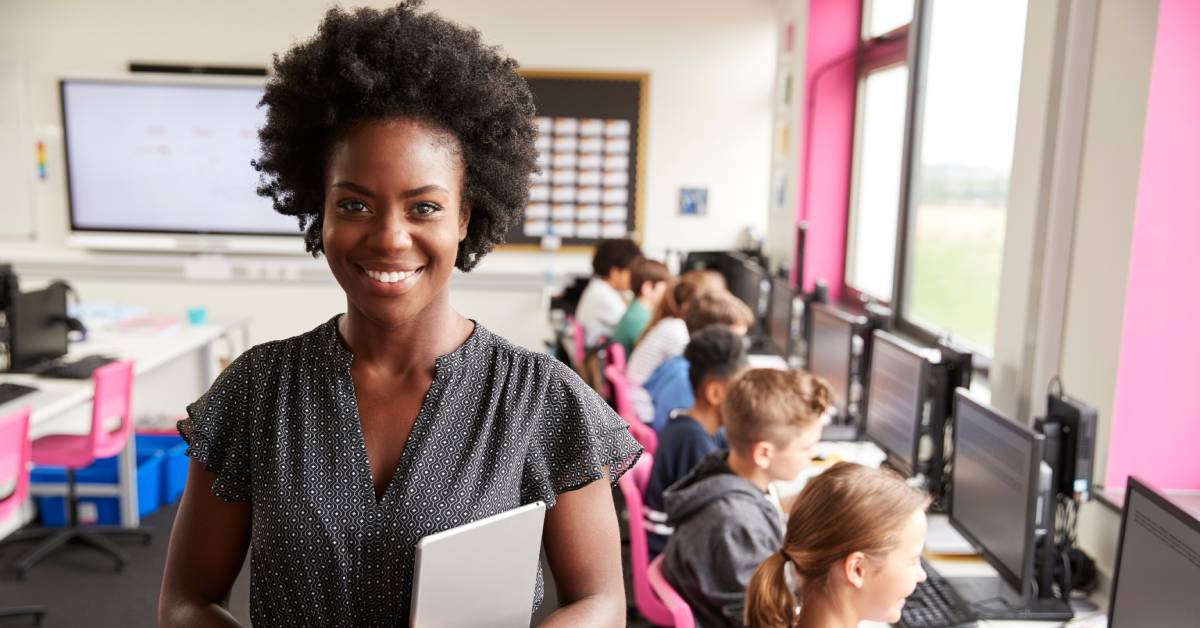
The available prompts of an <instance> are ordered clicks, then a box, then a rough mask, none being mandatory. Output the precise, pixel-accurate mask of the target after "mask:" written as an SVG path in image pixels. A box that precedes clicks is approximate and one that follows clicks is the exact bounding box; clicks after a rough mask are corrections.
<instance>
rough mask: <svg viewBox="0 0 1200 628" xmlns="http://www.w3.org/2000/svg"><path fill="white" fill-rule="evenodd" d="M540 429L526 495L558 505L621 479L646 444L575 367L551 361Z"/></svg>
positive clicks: (527, 468) (531, 453)
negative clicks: (564, 497) (604, 481)
mask: <svg viewBox="0 0 1200 628" xmlns="http://www.w3.org/2000/svg"><path fill="white" fill-rule="evenodd" d="M546 364H547V365H548V371H549V381H548V382H547V385H546V389H545V395H544V398H543V403H542V404H540V410H541V411H540V416H539V417H536V419H535V423H536V426H537V427H536V432H535V434H534V436H533V439H532V441H531V442H530V448H529V453H528V455H527V456H526V459H525V475H524V478H523V480H522V484H521V486H522V492H523V493H524V495H523V496H522V497H523V498H524V499H523V501H525V502H530V501H535V500H542V501H545V502H546V505H547V506H553V505H554V503H555V501H556V499H555V498H556V497H557V496H558V495H559V494H561V493H565V492H568V491H573V490H575V489H578V488H582V487H584V486H586V485H588V484H591V483H592V482H595V481H596V480H599V479H600V478H602V477H604V472H605V470H606V469H607V471H608V478H609V481H610V482H612V484H613V485H616V483H617V480H618V479H619V478H620V477H621V475H623V474H624V473H625V472H626V471H628V470H629V469H630V467H632V466H633V465H634V463H635V462H637V459H638V457H639V456H641V455H642V447H641V445H639V444H638V443H637V441H636V440H634V439H633V436H631V435H630V433H629V426H628V425H627V424H626V423H625V421H624V420H623V419H622V418H621V417H620V416H618V415H617V413H616V412H613V410H612V408H611V407H609V405H608V404H607V403H606V402H605V401H604V400H603V399H601V398H600V396H599V395H597V394H596V392H595V391H594V390H592V388H591V387H589V386H588V385H587V384H585V383H584V382H583V380H581V379H580V378H579V376H578V375H576V374H575V373H574V372H573V371H571V370H570V369H568V368H567V367H566V366H565V365H563V364H562V363H561V362H558V361H557V360H548V361H547V363H546Z"/></svg>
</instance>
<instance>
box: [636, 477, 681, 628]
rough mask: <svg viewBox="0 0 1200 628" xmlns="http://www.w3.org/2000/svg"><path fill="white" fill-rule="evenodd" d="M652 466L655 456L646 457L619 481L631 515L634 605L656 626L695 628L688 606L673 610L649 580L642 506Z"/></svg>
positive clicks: (644, 514)
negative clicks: (655, 590)
mask: <svg viewBox="0 0 1200 628" xmlns="http://www.w3.org/2000/svg"><path fill="white" fill-rule="evenodd" d="M653 466H654V456H652V455H649V454H644V455H642V459H641V460H638V461H637V463H636V465H634V468H631V469H629V473H625V474H624V476H622V477H620V479H619V480H617V485H618V486H619V488H620V495H622V496H623V497H624V498H625V512H626V513H629V560H630V562H631V563H632V564H631V566H630V567H631V572H632V580H634V603H635V604H636V605H637V612H640V614H642V617H644V618H646V621H648V622H650V623H653V624H654V626H676V627H680V628H692V627H694V626H695V622H694V621H692V618H691V610H690V609H689V608H688V605H686V604H683V611H682V612H680V611H676V610H674V609H672V608H671V606H670V605H668V604H666V603H665V599H664V598H661V597H660V596H658V594H656V593H655V592H654V588H653V582H652V580H650V575H649V564H650V563H649V556H650V555H649V546H648V545H647V543H646V524H644V519H643V516H646V513H644V507H643V503H642V490H644V489H646V482H647V480H649V477H650V468H652V467H653ZM655 562H656V561H655ZM676 597H678V594H676ZM680 602H682V600H680Z"/></svg>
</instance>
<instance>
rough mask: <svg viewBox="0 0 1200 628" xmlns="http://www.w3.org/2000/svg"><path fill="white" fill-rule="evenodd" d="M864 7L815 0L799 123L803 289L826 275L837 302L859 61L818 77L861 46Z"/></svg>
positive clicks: (850, 1)
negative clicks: (804, 224) (805, 232)
mask: <svg viewBox="0 0 1200 628" xmlns="http://www.w3.org/2000/svg"><path fill="white" fill-rule="evenodd" d="M861 9H862V6H861V2H860V0H811V1H810V2H809V8H808V33H807V37H806V48H807V52H806V56H805V65H806V68H805V89H804V92H805V97H804V100H805V103H804V110H803V111H802V112H801V118H802V120H801V125H800V133H801V138H800V145H801V146H802V147H804V150H803V151H802V152H801V154H800V159H799V165H798V167H799V170H800V171H799V173H798V176H797V183H798V189H799V190H800V191H801V193H800V195H799V207H798V208H797V214H798V219H799V220H807V221H808V238H807V241H806V247H805V249H806V250H805V257H804V286H803V287H804V289H805V290H811V289H812V287H813V283H814V282H815V280H816V279H824V280H825V282H826V283H827V284H828V285H829V291H830V298H831V299H834V300H836V299H837V298H838V297H839V296H840V293H841V289H842V265H843V259H844V249H845V243H846V211H847V206H848V205H849V194H850V160H851V156H852V152H853V139H854V100H855V92H856V76H855V62H854V60H853V59H845V60H843V61H841V62H840V63H838V64H837V65H835V66H833V67H832V68H831V69H827V70H824V71H822V72H821V74H820V76H819V77H815V76H814V75H815V74H816V72H818V71H819V70H821V68H822V67H823V66H826V65H827V64H828V63H829V62H830V61H832V60H834V59H836V58H838V57H839V56H842V55H845V54H846V53H849V52H850V51H852V50H854V48H855V46H857V45H858V40H859V22H860V12H861ZM814 78H815V79H816V80H815V82H814ZM810 115H811V119H809V116H810ZM806 122H807V123H806Z"/></svg>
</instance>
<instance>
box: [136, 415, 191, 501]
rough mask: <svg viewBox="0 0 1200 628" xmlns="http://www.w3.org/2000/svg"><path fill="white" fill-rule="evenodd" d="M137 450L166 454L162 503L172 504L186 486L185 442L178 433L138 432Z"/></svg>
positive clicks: (177, 499)
mask: <svg viewBox="0 0 1200 628" xmlns="http://www.w3.org/2000/svg"><path fill="white" fill-rule="evenodd" d="M136 443H137V450H138V452H139V453H141V452H144V451H162V452H163V454H165V455H166V458H165V459H164V460H163V477H162V499H161V501H162V503H163V504H164V505H165V504H174V503H175V502H177V501H179V497H180V496H181V495H183V488H184V487H185V486H187V475H188V457H187V442H186V441H184V440H183V437H182V436H180V435H179V434H174V433H170V432H168V433H164V434H138V435H137V440H136Z"/></svg>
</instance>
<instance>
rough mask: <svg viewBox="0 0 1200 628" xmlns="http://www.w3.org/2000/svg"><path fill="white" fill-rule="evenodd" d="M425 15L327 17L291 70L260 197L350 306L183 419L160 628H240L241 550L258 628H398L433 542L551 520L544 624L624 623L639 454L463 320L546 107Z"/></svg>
mask: <svg viewBox="0 0 1200 628" xmlns="http://www.w3.org/2000/svg"><path fill="white" fill-rule="evenodd" d="M420 4H421V3H420V2H402V3H400V4H398V5H396V6H392V7H390V8H387V9H382V10H376V9H368V8H362V9H355V10H353V11H348V10H344V9H340V8H331V9H329V11H328V12H327V13H326V14H325V17H324V19H323V20H322V22H321V24H320V26H319V30H318V32H317V33H316V35H315V36H313V37H311V38H307V39H305V40H304V41H303V42H302V43H299V44H297V45H296V46H295V47H293V48H292V49H291V50H290V51H288V52H287V53H286V54H284V55H282V56H281V57H278V58H277V59H276V61H275V71H274V73H273V74H272V76H271V78H270V80H269V81H268V82H267V85H266V91H265V94H264V96H263V99H262V103H263V105H264V106H265V108H266V122H265V124H264V126H263V128H262V129H260V130H259V140H260V142H261V144H262V146H261V155H262V157H261V159H260V160H259V161H258V162H257V163H256V166H257V169H258V171H259V173H260V176H261V177H262V179H263V185H262V186H261V187H260V194H262V195H264V196H269V197H270V198H271V199H272V201H273V204H274V208H275V209H276V210H277V211H279V212H281V213H283V214H286V215H289V216H293V217H298V218H299V223H300V225H301V227H307V231H306V234H305V240H304V241H305V244H306V248H307V250H308V251H309V252H311V253H313V254H314V255H318V254H321V255H324V257H325V260H326V262H327V263H328V265H329V268H330V271H331V273H332V274H333V277H334V278H335V279H336V280H337V282H338V285H339V286H340V288H341V290H342V292H343V293H344V295H345V296H344V298H345V301H343V303H344V306H345V308H346V311H345V313H344V314H336V315H334V316H332V317H331V318H329V319H328V320H327V321H326V322H324V323H321V324H320V325H318V326H317V327H316V328H314V329H313V330H311V331H309V332H306V333H304V334H301V335H298V336H294V337H292V338H287V339H282V340H276V341H273V342H268V343H264V344H261V345H258V346H255V347H252V348H250V349H249V350H247V351H246V352H244V353H243V354H242V355H241V356H240V357H239V358H238V359H237V360H235V361H234V362H233V363H232V364H230V365H229V367H228V368H226V369H225V371H224V372H223V373H222V374H221V376H220V377H219V378H217V380H216V382H214V383H213V385H212V387H211V388H209V390H208V391H207V392H206V393H205V394H204V395H203V396H202V397H201V398H200V399H199V400H198V401H196V402H195V403H193V404H191V405H190V406H188V408H187V418H186V419H184V420H183V421H180V423H179V431H180V433H181V434H182V435H183V437H184V438H185V439H186V440H187V442H188V444H189V449H188V454H189V455H190V456H191V457H192V459H193V460H192V462H191V463H190V466H189V471H188V480H187V487H186V489H185V491H184V495H183V501H182V502H181V503H180V506H179V511H178V514H177V515H176V518H175V523H174V527H173V528H172V530H171V541H170V547H169V549H168V550H167V560H166V567H165V570H164V574H163V579H162V590H161V594H160V597H159V618H158V625H160V626H163V627H166V628H171V627H175V626H218V625H219V626H229V625H235V623H234V619H233V617H231V616H230V614H229V612H228V609H227V608H226V607H225V606H226V604H227V600H228V599H229V590H230V587H231V586H233V583H234V581H235V580H236V579H237V577H238V573H239V572H240V571H241V570H242V565H243V564H244V563H245V560H246V552H247V550H249V551H250V555H251V561H250V562H251V567H250V577H249V580H250V614H251V620H252V621H253V623H254V624H255V625H257V626H407V625H408V622H409V619H410V614H409V606H410V602H411V599H410V595H411V592H412V579H413V568H414V555H415V551H416V546H417V543H418V541H420V539H421V538H422V537H424V536H426V535H429V534H432V533H436V532H441V531H443V530H447V529H450V528H453V527H455V526H458V525H461V524H463V523H467V522H470V521H474V520H478V519H481V518H484V517H487V516H490V515H495V514H499V513H501V512H504V511H506V510H509V509H512V508H515V507H517V506H520V505H522V504H528V503H532V502H535V501H539V500H540V501H545V502H546V503H547V504H548V505H549V506H550V508H549V510H548V511H547V513H546V519H545V528H544V532H543V544H544V547H545V551H546V557H547V563H548V564H549V565H550V566H551V568H552V569H553V570H554V579H555V581H556V582H557V583H558V593H559V602H560V607H559V608H558V609H557V610H556V611H555V613H554V614H553V615H551V616H550V617H549V618H548V619H547V621H546V623H545V624H543V625H557V626H598V625H606V626H607V625H617V624H618V623H620V622H622V621H623V620H624V617H625V591H624V586H623V583H622V578H621V545H620V544H621V541H620V533H619V528H618V525H617V518H616V512H615V509H614V508H613V500H612V489H611V485H610V483H611V482H615V481H616V480H617V478H618V477H620V475H621V474H622V473H623V472H624V471H626V470H627V469H628V468H629V467H630V466H631V465H632V464H633V463H634V461H636V460H637V458H638V455H639V454H640V453H641V448H640V447H639V446H638V445H637V443H636V442H635V441H634V440H633V438H632V437H631V436H630V435H629V431H628V429H627V424H626V423H625V422H624V421H623V420H621V418H620V417H618V416H617V415H616V413H614V412H613V411H612V410H611V409H610V408H609V407H608V405H607V404H606V403H605V402H604V401H603V400H602V399H601V398H600V397H599V396H598V395H596V394H595V393H594V392H593V391H592V390H591V389H590V388H588V387H587V386H586V385H584V383H583V382H582V381H581V380H580V379H579V377H578V376H576V375H575V374H574V373H573V372H571V371H570V370H569V369H568V368H566V367H565V366H564V365H563V364H562V363H561V362H559V361H558V360H555V359H554V358H552V357H550V356H547V355H544V354H539V353H535V352H532V351H528V350H525V349H522V348H519V347H516V346H514V345H512V344H511V343H509V342H508V341H506V340H505V339H503V338H501V337H500V336H498V335H496V334H494V333H492V332H490V331H488V330H487V329H486V328H484V327H483V325H480V324H478V323H476V322H474V321H472V320H470V319H468V318H467V317H465V316H463V315H462V314H460V313H459V312H457V311H455V310H454V308H453V307H452V306H451V302H452V301H453V299H452V298H451V290H452V284H453V282H451V281H450V276H451V274H452V272H453V270H454V269H455V268H457V269H459V270H460V271H463V272H466V271H469V270H471V269H472V268H474V267H475V266H476V264H478V263H479V261H480V259H481V258H483V257H484V256H485V255H486V254H487V253H488V252H489V251H491V250H492V249H493V247H494V246H495V245H496V244H497V242H498V241H499V240H501V239H502V237H503V234H504V233H505V232H506V231H507V230H508V228H509V227H510V226H511V225H514V224H517V222H518V221H519V220H520V217H521V208H522V207H524V206H525V204H526V201H527V198H528V195H529V175H530V174H531V173H533V172H535V171H536V169H537V164H536V154H537V153H536V150H535V147H534V139H535V138H536V135H537V133H536V128H535V126H534V124H533V116H534V102H533V97H532V95H531V94H530V92H529V88H528V86H527V85H526V83H525V80H524V79H523V78H521V76H520V74H518V73H517V71H516V68H517V63H516V61H514V60H512V59H511V58H508V57H505V56H503V55H502V54H501V53H500V51H499V50H498V49H497V48H495V47H493V46H491V45H488V44H485V43H484V42H483V41H482V38H481V36H480V34H479V32H478V31H476V30H474V29H471V28H467V27H463V26H460V25H458V24H455V23H453V22H450V21H448V20H446V19H444V18H441V17H439V16H438V15H437V14H435V13H432V12H427V11H423V10H421V9H420ZM312 305H313V306H314V307H316V308H319V309H323V308H333V307H340V305H339V304H337V303H324V304H322V303H316V302H314V303H313V304H312ZM516 452H519V453H516ZM540 579H541V578H540V574H539V583H540ZM537 590H538V591H540V590H541V587H540V586H539V587H538V589H537ZM468 595H469V592H468ZM468 599H469V598H468ZM539 602H540V596H539V598H538V599H536V600H535V601H534V606H535V607H536V606H537V604H538V603H539Z"/></svg>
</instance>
